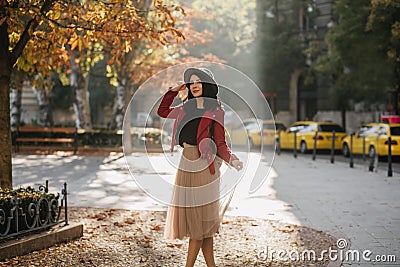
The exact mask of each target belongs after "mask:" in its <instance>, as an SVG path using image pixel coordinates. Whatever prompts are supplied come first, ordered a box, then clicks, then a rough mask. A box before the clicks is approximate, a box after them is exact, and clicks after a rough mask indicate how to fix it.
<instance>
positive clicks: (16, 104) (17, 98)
mask: <svg viewBox="0 0 400 267" xmlns="http://www.w3.org/2000/svg"><path fill="white" fill-rule="evenodd" d="M21 98H22V90H21V89H20V88H18V89H16V88H12V89H11V93H10V113H11V127H13V128H18V127H19V126H20V125H21Z"/></svg>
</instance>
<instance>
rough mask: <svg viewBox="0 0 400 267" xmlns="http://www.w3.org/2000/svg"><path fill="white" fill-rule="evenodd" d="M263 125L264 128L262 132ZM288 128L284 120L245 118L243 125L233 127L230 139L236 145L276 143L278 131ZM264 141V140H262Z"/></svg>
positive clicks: (251, 145) (253, 145)
mask: <svg viewBox="0 0 400 267" xmlns="http://www.w3.org/2000/svg"><path fill="white" fill-rule="evenodd" d="M261 127H262V129H263V131H262V133H261ZM278 130H286V127H285V125H284V124H283V123H282V122H279V121H274V120H255V119H250V120H245V121H243V125H241V126H240V127H237V128H236V129H233V130H232V131H231V133H230V140H231V142H232V144H234V145H249V146H250V147H256V146H261V143H263V145H274V141H275V135H276V131H278ZM262 141H263V142H262Z"/></svg>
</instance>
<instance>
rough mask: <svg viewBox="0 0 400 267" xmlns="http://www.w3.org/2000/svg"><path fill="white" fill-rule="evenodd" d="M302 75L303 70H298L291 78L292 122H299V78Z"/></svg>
mask: <svg viewBox="0 0 400 267" xmlns="http://www.w3.org/2000/svg"><path fill="white" fill-rule="evenodd" d="M300 74H301V68H297V69H295V70H294V71H293V73H292V75H291V76H290V87H289V111H290V114H291V116H292V120H293V121H296V120H298V119H299V118H298V104H299V96H298V93H299V92H298V91H299V90H298V83H299V77H300Z"/></svg>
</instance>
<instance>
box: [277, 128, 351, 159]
mask: <svg viewBox="0 0 400 267" xmlns="http://www.w3.org/2000/svg"><path fill="white" fill-rule="evenodd" d="M332 131H335V140H334V149H335V150H340V149H341V144H342V139H343V138H344V137H345V136H346V133H345V131H344V129H343V128H342V127H341V126H340V125H339V124H336V123H333V122H315V121H298V122H295V123H293V124H292V125H291V126H290V127H289V128H288V129H287V130H286V131H281V132H280V133H278V134H277V135H276V147H277V148H278V146H280V148H281V149H293V148H294V135H295V134H296V149H299V150H300V152H301V153H306V152H307V151H309V150H312V149H313V148H314V140H315V138H317V139H316V149H318V150H324V149H331V147H332ZM316 132H317V134H316Z"/></svg>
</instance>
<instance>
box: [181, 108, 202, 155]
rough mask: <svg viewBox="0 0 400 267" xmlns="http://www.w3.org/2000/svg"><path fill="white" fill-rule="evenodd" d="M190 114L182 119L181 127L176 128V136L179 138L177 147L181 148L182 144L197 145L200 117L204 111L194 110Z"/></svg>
mask: <svg viewBox="0 0 400 267" xmlns="http://www.w3.org/2000/svg"><path fill="white" fill-rule="evenodd" d="M191 111H192V112H190V113H187V114H186V115H185V117H184V118H183V120H182V122H181V125H179V127H178V129H177V130H178V132H177V136H179V142H178V143H179V145H180V146H182V147H183V143H187V144H190V145H197V131H198V129H199V124H200V120H201V117H202V116H203V114H204V112H205V109H198V108H194V109H192V110H191Z"/></svg>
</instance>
